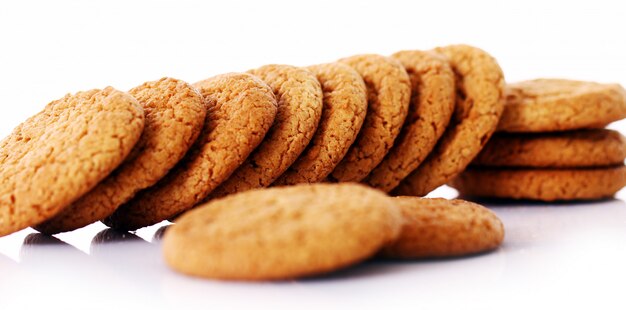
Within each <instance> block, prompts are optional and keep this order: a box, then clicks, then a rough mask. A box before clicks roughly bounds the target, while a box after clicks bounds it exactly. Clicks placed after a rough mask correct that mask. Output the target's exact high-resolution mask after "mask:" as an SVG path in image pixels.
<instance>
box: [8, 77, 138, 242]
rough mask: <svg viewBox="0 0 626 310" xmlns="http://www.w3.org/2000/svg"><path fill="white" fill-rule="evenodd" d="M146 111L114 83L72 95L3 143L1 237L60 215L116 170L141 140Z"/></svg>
mask: <svg viewBox="0 0 626 310" xmlns="http://www.w3.org/2000/svg"><path fill="white" fill-rule="evenodd" d="M143 127H144V113H143V110H142V109H141V106H140V105H139V103H137V100H135V98H133V97H132V96H131V95H129V94H126V93H123V92H120V91H117V90H115V89H113V88H112V87H107V88H105V89H103V90H98V89H94V90H89V91H84V92H78V93H76V94H73V95H71V94H68V95H66V96H65V97H63V98H61V99H59V100H55V101H52V102H50V103H49V104H48V105H47V106H46V107H45V108H44V109H43V111H41V112H39V113H38V114H36V115H34V116H32V117H30V118H29V119H27V120H26V121H25V122H23V123H22V124H20V125H19V126H17V127H16V128H15V129H14V130H13V132H12V133H11V134H10V135H9V136H8V137H6V138H5V139H4V140H2V142H0V180H2V183H1V184H0V206H1V207H0V236H4V235H8V234H10V233H13V232H16V231H19V230H21V229H23V228H26V227H28V226H33V225H36V224H38V223H40V222H42V221H44V220H46V219H48V218H50V217H52V216H54V215H56V214H57V213H59V212H60V211H61V210H62V209H63V208H65V207H67V206H68V205H69V204H71V203H72V202H73V201H75V200H76V199H78V198H79V197H80V196H82V195H84V194H85V193H86V192H88V191H89V190H91V189H92V188H93V187H94V186H95V185H96V184H98V182H100V180H102V179H104V178H105V177H106V176H107V175H108V174H109V173H111V171H113V170H114V169H115V168H116V167H117V166H118V165H119V164H120V163H122V161H123V160H124V158H125V157H126V156H127V155H128V154H129V153H130V151H131V149H132V148H133V146H134V145H135V143H136V142H137V140H139V137H140V135H141V132H142V130H143Z"/></svg>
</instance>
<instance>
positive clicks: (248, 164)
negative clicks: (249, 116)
mask: <svg viewBox="0 0 626 310" xmlns="http://www.w3.org/2000/svg"><path fill="white" fill-rule="evenodd" d="M250 73H251V74H254V75H256V76H258V77H259V78H260V79H262V80H263V81H265V82H266V83H267V84H268V85H269V86H270V87H271V88H272V89H273V91H274V94H275V95H276V100H277V102H278V112H277V113H276V120H275V121H274V124H273V125H272V127H271V128H270V130H269V132H268V133H267V135H266V136H265V139H264V140H263V142H262V143H261V144H260V145H259V147H257V148H256V149H255V150H254V152H253V153H252V154H250V156H249V157H248V158H247V159H246V161H245V162H244V163H243V164H242V165H241V166H240V167H239V168H237V170H235V172H234V173H233V174H232V175H231V176H230V177H229V178H228V179H227V180H226V181H224V183H222V184H221V185H220V186H219V187H218V188H216V189H215V190H214V191H213V192H212V193H211V195H209V197H208V199H212V198H218V197H222V196H226V195H228V194H233V193H237V192H242V191H245V190H249V189H254V188H259V187H267V186H269V185H270V184H272V182H274V180H276V178H278V177H279V176H280V175H281V174H283V172H285V170H287V168H289V166H290V165H291V164H292V163H293V162H294V161H295V160H296V159H297V158H298V156H299V155H300V153H302V151H304V149H305V148H306V146H307V145H308V144H309V142H310V141H311V138H312V137H313V135H314V133H315V130H316V129H317V125H318V124H319V121H320V117H321V115H322V107H323V103H322V97H323V95H322V87H321V86H320V83H319V82H318V81H317V78H316V77H315V75H314V74H312V73H311V72H309V71H307V70H305V69H302V68H297V67H292V66H286V65H267V66H263V67H260V68H258V69H255V70H251V71H250Z"/></svg>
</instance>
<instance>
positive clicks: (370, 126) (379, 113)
mask: <svg viewBox="0 0 626 310" xmlns="http://www.w3.org/2000/svg"><path fill="white" fill-rule="evenodd" d="M339 62H341V63H344V64H347V65H349V66H351V67H352V68H354V69H355V70H356V71H357V72H358V73H359V74H360V75H361V77H362V78H363V81H365V84H366V86H367V102H368V107H367V114H366V115H365V121H364V122H363V126H362V127H361V131H360V132H359V135H358V136H357V139H356V141H355V142H354V144H353V145H352V146H351V147H350V149H349V150H348V153H347V154H346V156H345V157H344V158H343V159H342V160H341V162H340V163H339V164H338V165H337V167H335V169H334V170H333V172H332V173H331V174H330V175H329V177H328V178H329V179H330V180H331V181H337V182H359V181H361V180H363V178H365V177H366V176H367V175H368V174H369V173H370V172H371V171H372V170H373V169H374V168H375V167H376V166H377V165H378V164H379V163H380V162H381V161H382V160H383V158H384V157H385V155H386V154H387V152H388V151H389V149H390V148H391V147H392V146H393V142H394V141H395V139H396V137H397V136H398V134H399V133H400V129H401V128H402V125H403V124H404V120H405V118H406V115H407V113H408V110H409V103H410V101H411V81H410V79H409V76H408V74H407V73H406V71H405V70H404V67H402V64H400V62H398V61H397V60H395V59H392V58H390V57H384V56H380V55H372V54H369V55H357V56H352V57H348V58H344V59H340V60H339Z"/></svg>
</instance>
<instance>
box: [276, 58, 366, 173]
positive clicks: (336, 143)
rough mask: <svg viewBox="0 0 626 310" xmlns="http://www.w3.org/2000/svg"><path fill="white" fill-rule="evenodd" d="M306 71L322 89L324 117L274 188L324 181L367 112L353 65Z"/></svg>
mask: <svg viewBox="0 0 626 310" xmlns="http://www.w3.org/2000/svg"><path fill="white" fill-rule="evenodd" d="M307 69H308V70H309V71H311V72H312V73H313V74H315V75H316V77H317V79H318V81H319V82H320V84H321V86H322V92H323V96H324V108H323V110H322V117H321V119H320V123H319V126H318V128H317V131H316V132H315V135H314V136H313V138H312V139H311V142H310V143H309V145H308V146H307V148H306V149H305V150H304V151H303V152H302V154H300V157H299V158H298V159H297V160H296V161H295V162H294V163H293V164H292V165H291V166H290V167H289V168H288V169H287V171H285V173H283V174H282V175H281V176H280V177H279V178H278V179H277V180H276V181H275V182H274V185H293V184H298V183H316V182H320V181H322V180H324V179H325V178H326V177H327V176H328V175H329V174H330V173H331V172H332V171H333V169H334V168H335V167H336V166H337V165H338V164H339V162H340V161H341V159H342V158H343V157H344V156H345V155H346V153H347V152H348V150H349V149H350V146H351V145H352V143H354V141H355V140H356V137H357V135H358V133H359V130H360V129H361V126H362V125H363V120H364V119H365V114H366V112H367V90H366V88H365V83H364V82H363V79H362V78H361V76H360V75H359V74H358V72H356V71H355V70H354V69H352V68H351V67H350V66H348V65H345V64H342V63H327V64H321V65H315V66H310V67H308V68H307Z"/></svg>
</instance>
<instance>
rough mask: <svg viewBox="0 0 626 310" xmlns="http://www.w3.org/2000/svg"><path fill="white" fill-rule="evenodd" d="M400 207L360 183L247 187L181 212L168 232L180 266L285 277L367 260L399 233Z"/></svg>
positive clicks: (170, 252) (167, 246) (227, 274)
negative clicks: (233, 193)
mask: <svg viewBox="0 0 626 310" xmlns="http://www.w3.org/2000/svg"><path fill="white" fill-rule="evenodd" d="M401 226H402V216H401V214H400V210H399V209H398V208H397V206H395V205H394V204H393V201H392V200H390V198H389V197H387V196H386V195H385V194H384V193H382V192H380V191H377V190H373V189H370V188H367V187H365V186H362V185H357V184H349V183H344V184H312V185H304V184H303V185H295V186H290V187H273V188H270V189H259V190H253V191H247V192H243V193H239V194H235V195H231V196H227V197H225V198H222V199H216V200H213V201H211V202H209V203H207V204H205V205H202V206H199V207H198V208H195V209H194V210H191V211H189V212H187V213H185V214H184V215H182V216H181V217H180V218H179V219H178V220H177V222H176V224H175V225H173V226H172V227H171V228H169V229H168V230H167V231H166V232H165V237H164V239H163V252H164V255H165V261H166V262H167V263H168V265H170V267H172V268H173V269H175V270H177V271H179V272H182V273H185V274H188V275H194V276H200V277H207V278H216V279H232V280H280V279H292V278H298V277H304V276H311V275H316V274H321V273H326V272H330V271H333V270H336V269H340V268H342V267H346V266H349V265H352V264H354V263H357V262H359V261H362V260H365V259H366V258H368V257H370V256H372V255H373V254H375V253H376V252H377V251H378V250H380V249H381V247H383V246H384V245H386V244H388V243H389V242H391V241H393V240H395V238H396V237H397V236H398V233H399V232H400V229H401Z"/></svg>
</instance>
